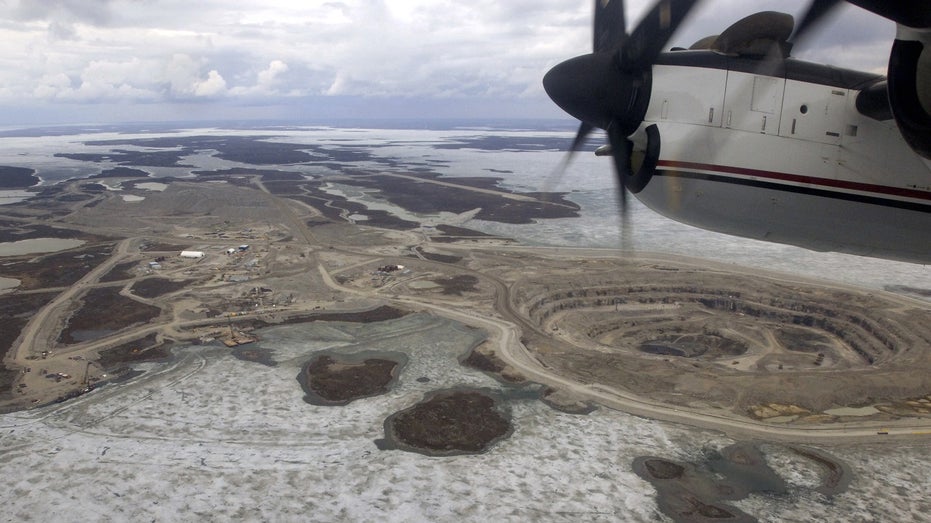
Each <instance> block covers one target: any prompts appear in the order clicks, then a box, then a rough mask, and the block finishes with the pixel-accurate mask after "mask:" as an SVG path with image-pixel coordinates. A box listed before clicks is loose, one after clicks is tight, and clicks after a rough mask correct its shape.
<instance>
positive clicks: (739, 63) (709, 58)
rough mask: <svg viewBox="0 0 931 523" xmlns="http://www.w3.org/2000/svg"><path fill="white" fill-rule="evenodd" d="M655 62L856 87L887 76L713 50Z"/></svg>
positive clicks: (672, 54)
mask: <svg viewBox="0 0 931 523" xmlns="http://www.w3.org/2000/svg"><path fill="white" fill-rule="evenodd" d="M654 63H655V64H656V65H675V66H681V67H700V68H705V69H721V70H726V71H738V72H742V73H750V74H758V75H761V76H773V77H776V78H785V79H786V80H796V81H799V82H806V83H811V84H818V85H827V86H830V87H840V88H842V89H854V90H860V89H863V88H865V87H867V86H869V85H871V84H874V83H876V82H878V81H880V80H883V79H884V78H885V77H884V76H882V75H878V74H873V73H865V72H863V71H854V70H852V69H843V68H840V67H833V66H830V65H825V64H816V63H813V62H804V61H802V60H796V59H795V58H787V59H785V60H782V59H777V60H763V59H760V58H745V57H739V56H738V57H734V56H725V55H722V54H718V53H713V52H711V51H687V50H683V51H670V52H668V53H662V54H661V55H660V56H659V57H658V58H657V60H656V62H654Z"/></svg>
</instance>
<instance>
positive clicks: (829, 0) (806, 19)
mask: <svg viewBox="0 0 931 523" xmlns="http://www.w3.org/2000/svg"><path fill="white" fill-rule="evenodd" d="M841 1H842V0H812V2H811V3H810V4H808V10H807V11H805V14H804V15H802V21H801V22H799V23H798V25H797V26H795V34H793V35H792V38H790V39H789V40H790V41H792V42H798V41H800V40H801V39H802V38H803V37H804V36H805V34H806V33H808V31H810V30H811V29H812V28H814V27H815V26H816V25H818V23H819V22H821V20H822V19H823V18H824V16H825V15H827V14H828V13H829V12H831V10H832V9H834V8H835V7H837V4H839V3H841Z"/></svg>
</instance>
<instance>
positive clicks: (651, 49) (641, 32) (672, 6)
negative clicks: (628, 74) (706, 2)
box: [619, 0, 698, 71]
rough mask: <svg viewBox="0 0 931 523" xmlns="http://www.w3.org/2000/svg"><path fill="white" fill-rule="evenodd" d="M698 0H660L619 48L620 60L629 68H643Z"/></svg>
mask: <svg viewBox="0 0 931 523" xmlns="http://www.w3.org/2000/svg"><path fill="white" fill-rule="evenodd" d="M697 3H698V0H659V1H657V2H656V3H655V4H654V5H653V8H652V9H650V12H649V13H647V14H646V16H644V17H643V20H641V21H640V23H639V24H637V27H636V28H634V30H633V31H631V33H630V37H628V38H627V40H626V41H625V42H624V47H623V48H622V49H621V51H620V57H619V63H620V65H621V67H623V68H624V69H625V70H627V71H643V70H648V69H649V68H650V67H652V66H653V62H655V61H656V58H657V57H658V56H659V54H660V53H661V52H662V51H663V48H664V47H666V43H667V42H669V39H670V38H672V35H673V33H675V32H676V29H678V28H679V24H681V23H682V21H683V20H685V17H686V15H688V14H689V11H691V10H692V8H693V7H695V5H696V4H697Z"/></svg>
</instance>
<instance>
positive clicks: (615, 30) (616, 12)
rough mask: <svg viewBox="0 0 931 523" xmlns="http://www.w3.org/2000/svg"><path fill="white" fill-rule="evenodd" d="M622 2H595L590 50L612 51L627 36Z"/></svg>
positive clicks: (602, 0)
mask: <svg viewBox="0 0 931 523" xmlns="http://www.w3.org/2000/svg"><path fill="white" fill-rule="evenodd" d="M626 29H627V21H626V20H625V19H624V2H623V0H595V23H594V31H593V32H592V36H593V40H592V50H593V51H594V52H596V53H600V52H602V51H614V50H615V49H617V48H618V46H619V45H620V44H621V42H623V41H624V38H625V37H626V36H627V33H626V32H625V31H626Z"/></svg>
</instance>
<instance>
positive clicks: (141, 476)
mask: <svg viewBox="0 0 931 523" xmlns="http://www.w3.org/2000/svg"><path fill="white" fill-rule="evenodd" d="M261 337H262V341H261V346H262V347H265V348H269V349H271V350H273V351H274V359H275V360H276V361H277V363H278V365H277V366H275V367H268V366H265V365H261V364H258V363H253V362H246V361H242V360H238V359H235V358H234V357H233V356H232V355H231V354H230V353H229V350H228V349H225V348H221V347H217V346H202V347H197V346H195V347H188V348H184V349H180V350H178V351H177V358H176V360H175V361H174V362H171V363H166V364H146V365H145V366H143V367H144V368H146V369H147V372H146V373H145V374H144V375H142V376H141V377H139V378H136V379H134V380H131V381H128V382H125V383H121V384H114V385H109V386H106V387H103V388H101V389H99V390H97V391H94V392H92V393H90V394H87V395H85V396H83V397H81V398H78V399H76V400H73V401H70V402H67V403H65V404H61V405H56V406H51V407H46V408H43V409H38V410H34V411H29V412H22V413H17V414H9V415H5V416H2V417H0V445H2V451H0V464H2V469H3V470H4V471H5V472H6V477H7V478H8V481H7V487H6V488H5V489H3V490H2V491H0V502H2V503H3V506H4V514H5V515H6V520H9V521H13V520H24V521H30V520H45V519H49V518H51V519H56V520H63V519H67V520H84V521H88V520H89V521H117V520H118V521H127V520H132V521H142V520H146V521H148V520H153V519H154V520H158V521H178V520H191V519H194V518H199V519H206V520H223V521H228V520H231V519H237V520H243V519H247V520H274V521H298V520H300V521H376V520H377V521H463V520H465V521H477V520H491V521H537V520H545V521H663V520H665V517H664V516H662V515H661V514H660V513H659V512H658V508H657V505H656V502H655V500H654V499H653V489H652V487H651V486H650V485H649V484H648V483H647V482H645V481H643V480H642V479H640V478H639V477H638V476H637V475H636V474H635V473H634V472H633V471H632V469H631V462H632V461H633V459H634V458H635V457H637V456H641V455H653V456H664V457H667V458H669V459H674V460H679V461H694V460H698V459H700V457H701V456H702V455H704V453H705V452H706V451H707V449H720V448H722V447H724V446H726V445H728V444H730V443H731V441H730V440H728V439H726V438H723V437H721V436H720V435H718V434H716V433H713V432H708V431H701V430H695V429H690V428H686V427H682V426H677V425H673V424H668V423H662V422H656V421H651V420H646V419H642V418H638V417H635V416H630V415H627V414H624V413H621V412H616V411H611V410H606V409H599V410H597V411H595V412H594V413H592V414H589V415H572V414H565V413H562V412H558V411H556V410H553V409H551V408H549V407H547V406H545V405H544V404H543V403H541V402H539V401H536V400H511V401H509V402H508V404H507V407H508V408H509V409H510V411H511V417H512V423H513V424H514V433H513V435H512V436H511V437H510V438H508V439H507V440H505V441H502V442H500V443H499V444H497V445H496V446H494V447H493V448H492V449H491V450H490V451H489V452H487V453H485V454H482V455H477V456H456V457H446V458H431V457H426V456H423V455H420V454H416V453H407V452H402V451H379V450H377V448H376V446H375V444H374V443H373V442H374V440H375V439H378V438H381V437H383V436H384V431H383V422H384V419H385V418H386V417H387V416H388V415H390V414H391V413H393V412H396V411H398V410H401V409H404V408H407V407H409V406H411V405H413V404H414V403H416V402H418V401H420V400H421V399H422V397H423V395H424V394H425V393H427V392H430V391H432V390H436V389H441V388H448V387H454V386H471V387H491V388H496V387H501V385H499V384H498V383H497V382H495V381H494V380H493V379H491V378H489V377H487V376H485V375H483V374H481V373H479V372H477V371H474V370H470V369H465V368H462V367H460V366H459V365H458V363H457V357H458V356H459V355H460V354H462V353H463V352H464V351H466V350H468V349H469V348H470V347H471V346H473V345H474V344H475V343H476V342H477V341H478V340H479V339H480V338H481V335H480V333H478V332H476V331H474V330H472V329H469V328H466V327H464V326H462V325H459V324H456V323H453V322H450V321H449V320H445V319H441V318H437V317H434V316H431V315H426V314H417V315H411V316H407V317H405V318H402V319H399V320H393V321H390V322H385V323H383V324H380V325H377V326H372V325H359V324H326V323H312V324H304V325H292V326H285V327H275V328H271V329H266V330H265V331H263V332H262V333H261ZM324 349H336V350H342V351H346V352H355V351H362V350H389V351H401V352H405V353H407V354H408V355H409V356H410V361H409V363H408V365H407V366H406V367H405V368H404V369H403V371H402V372H401V375H400V382H399V385H398V386H397V387H396V388H395V389H394V390H392V391H391V392H389V393H387V394H385V395H382V396H378V397H374V398H367V399H363V400H357V401H355V402H352V403H350V404H349V405H347V406H345V407H320V406H313V405H310V404H308V403H306V402H304V401H303V391H302V390H301V387H300V385H299V384H298V382H297V380H296V379H295V378H296V376H297V374H298V373H299V372H300V369H301V366H302V365H303V364H304V362H306V361H307V360H309V359H310V358H311V357H312V354H313V353H314V352H315V351H318V350H324ZM422 378H428V379H429V381H426V380H423V379H422ZM831 453H833V454H834V455H836V456H838V457H841V458H842V459H844V460H846V461H847V462H848V463H850V464H851V465H852V466H853V468H854V470H855V473H856V477H855V480H854V482H853V484H852V486H851V488H850V490H849V491H848V492H846V493H843V494H841V495H839V496H837V497H835V498H834V499H831V500H828V499H825V498H824V497H823V496H821V495H820V494H816V493H813V492H812V490H811V489H812V487H813V486H815V485H817V484H818V473H817V470H812V468H811V464H810V463H807V462H805V461H804V460H799V459H798V458H793V457H792V456H793V455H792V454H791V453H789V452H787V451H781V450H780V449H779V448H778V447H774V448H773V449H772V450H771V451H770V452H769V453H768V455H769V456H770V462H771V465H772V466H773V467H774V469H775V470H776V471H777V472H778V473H779V474H780V475H782V477H783V478H784V479H786V480H787V481H788V483H789V486H790V494H789V495H787V496H782V497H772V496H753V497H751V498H749V499H747V500H744V501H742V502H738V503H736V505H738V506H739V507H740V508H741V509H743V510H745V511H747V512H749V513H751V514H754V515H756V516H757V517H759V518H760V519H761V520H764V521H815V520H818V521H829V520H830V521H854V520H856V521H888V520H895V521H919V520H920V518H921V517H922V515H923V514H925V513H927V510H928V509H929V508H931V507H929V506H928V505H929V503H928V502H927V501H926V500H924V497H923V495H922V493H923V490H924V489H923V487H924V486H926V482H927V478H928V477H929V474H931V465H929V463H928V461H927V460H925V459H923V453H924V450H923V446H916V447H888V448H887V447H879V448H876V447H872V448H866V447H860V448H834V449H831Z"/></svg>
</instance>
